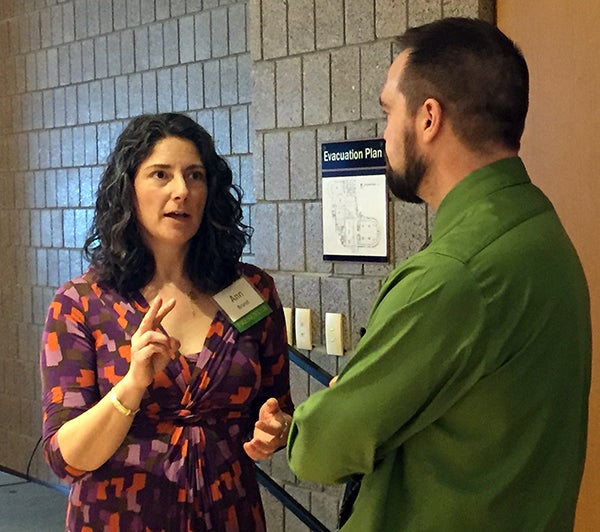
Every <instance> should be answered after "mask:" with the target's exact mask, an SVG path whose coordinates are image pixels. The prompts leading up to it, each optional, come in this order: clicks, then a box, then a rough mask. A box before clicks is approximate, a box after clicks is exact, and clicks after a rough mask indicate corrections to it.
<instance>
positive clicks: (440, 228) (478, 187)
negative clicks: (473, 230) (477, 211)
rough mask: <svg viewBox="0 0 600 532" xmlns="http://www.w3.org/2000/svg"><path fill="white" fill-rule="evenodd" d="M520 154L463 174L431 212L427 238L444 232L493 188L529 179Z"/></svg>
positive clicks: (500, 187) (434, 238)
mask: <svg viewBox="0 0 600 532" xmlns="http://www.w3.org/2000/svg"><path fill="white" fill-rule="evenodd" d="M530 182H531V181H530V179H529V176H528V175H527V170H526V169H525V165H524V164H523V161H522V160H521V158H520V157H509V158H507V159H501V160H499V161H496V162H494V163H492V164H489V165H486V166H483V167H481V168H479V169H477V170H475V171H474V172H471V173H470V174H468V175H466V176H465V177H464V178H463V179H462V180H461V181H460V182H459V183H458V184H457V185H456V186H455V187H454V188H453V189H452V190H451V191H450V192H449V193H448V194H447V195H446V197H445V198H444V199H443V200H442V202H441V203H440V206H439V208H438V210H437V213H436V215H435V220H434V224H433V230H432V235H431V239H432V241H433V242H435V240H436V239H438V238H440V237H441V236H442V235H444V234H445V233H446V232H447V231H448V230H449V229H450V228H451V227H452V226H454V225H455V223H457V222H458V221H459V220H460V219H462V218H463V217H464V216H465V214H466V212H467V211H468V210H469V207H470V206H472V205H474V204H476V203H478V202H479V201H480V200H481V199H483V198H485V197H486V196H489V195H490V194H492V193H493V192H496V191H497V190H501V189H503V188H506V187H510V186H514V185H519V184H523V183H530Z"/></svg>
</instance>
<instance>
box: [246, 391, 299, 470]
mask: <svg viewBox="0 0 600 532" xmlns="http://www.w3.org/2000/svg"><path fill="white" fill-rule="evenodd" d="M291 422H292V416H290V415H289V414H286V413H285V412H283V411H282V410H281V408H279V403H278V402H277V399H275V398H273V397H271V398H270V399H267V400H266V401H265V403H264V404H263V405H262V406H261V407H260V411H259V413H258V421H257V422H256V423H255V424H254V434H253V435H252V439H251V440H250V441H249V442H246V443H244V450H245V451H246V454H247V455H248V456H249V457H250V458H252V460H255V461H256V460H265V459H267V458H270V457H271V456H272V455H273V453H274V452H275V451H276V450H277V449H280V448H281V447H285V445H286V443H287V437H288V432H289V427H290V424H291Z"/></svg>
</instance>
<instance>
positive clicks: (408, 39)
mask: <svg viewBox="0 0 600 532" xmlns="http://www.w3.org/2000/svg"><path fill="white" fill-rule="evenodd" d="M397 44H398V46H399V48H400V51H401V52H402V51H404V50H407V51H408V53H409V56H408V61H407V64H406V68H405V70H404V74H403V76H402V79H401V80H400V86H399V89H400V91H401V92H402V93H403V94H404V96H405V97H406V99H407V105H408V109H409V112H411V113H412V114H414V113H415V112H416V110H417V109H418V108H419V106H420V105H421V104H422V103H423V102H424V101H425V100H426V99H427V98H435V99H436V100H437V101H438V102H439V103H440V104H441V105H442V108H443V109H444V111H445V113H446V115H447V116H448V118H449V119H450V121H451V123H452V126H453V129H454V131H455V132H456V134H457V135H458V137H459V138H460V139H461V140H462V141H463V142H465V143H466V144H467V145H469V146H470V147H471V148H472V149H475V150H481V151H485V150H486V147H488V146H491V145H502V146H505V147H508V148H514V149H518V148H519V147H520V143H521V135H522V134H523V129H524V127H525V117H526V115H527V108H528V105H529V72H528V70H527V63H526V62H525V59H524V57H523V54H522V53H521V51H520V50H519V48H518V47H517V46H516V45H515V43H514V42H513V41H511V40H510V39H509V38H508V37H507V36H506V35H504V33H502V32H501V31H500V30H499V29H498V28H496V27H495V26H493V25H492V24H489V23H487V22H485V21H482V20H477V19H469V18H447V19H441V20H438V21H435V22H432V23H430V24H425V25H423V26H419V27H415V28H410V29H408V30H407V31H406V32H405V33H404V34H403V35H401V36H400V37H398V38H397Z"/></svg>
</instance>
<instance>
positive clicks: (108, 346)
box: [40, 264, 293, 532]
mask: <svg viewBox="0 0 600 532" xmlns="http://www.w3.org/2000/svg"><path fill="white" fill-rule="evenodd" d="M242 269H243V274H244V275H245V276H246V278H247V279H248V280H249V281H250V283H251V284H253V285H254V286H255V287H256V288H257V289H258V291H259V292H260V293H261V294H262V295H263V297H264V298H265V300H266V301H267V302H268V303H269V305H270V306H271V308H272V309H273V312H272V313H271V314H270V315H269V316H268V317H266V318H264V319H263V320H262V321H261V322H259V323H257V324H256V325H254V326H252V327H251V328H250V329H248V330H246V331H245V332H243V333H239V332H238V331H237V330H236V329H235V328H234V327H233V325H232V324H231V323H230V322H229V320H228V319H227V318H226V316H225V315H224V314H223V313H222V312H221V311H219V312H217V315H216V317H215V319H214V320H213V323H212V325H211V326H210V329H209V331H208V333H207V337H206V341H205V343H204V347H203V349H202V351H201V352H200V353H199V354H198V355H196V356H194V357H184V356H181V355H179V356H177V357H176V358H175V360H173V361H171V362H169V364H168V365H167V367H166V368H165V370H164V371H163V372H161V373H159V374H158V375H157V376H156V378H155V379H154V382H153V384H152V385H151V386H149V387H148V390H147V392H146V393H145V396H144V398H143V399H142V403H141V405H140V409H141V410H140V412H138V413H137V414H136V416H135V419H134V421H133V424H132V426H131V429H130V430H129V433H128V434H127V436H126V438H125V441H124V442H123V443H122V444H121V446H120V447H119V449H118V450H117V451H116V452H115V454H114V455H113V456H112V457H111V458H110V459H109V460H108V461H107V462H106V463H105V464H104V465H102V466H101V467H100V468H98V469H96V470H95V471H80V470H77V469H74V468H72V467H70V466H69V465H68V464H66V463H65V461H64V459H63V457H62V454H61V451H60V448H59V446H58V443H57V438H56V432H57V431H58V429H59V428H60V426H61V425H62V424H64V423H65V422H66V421H68V420H69V419H72V418H74V417H76V416H78V415H79V414H81V413H82V412H84V411H86V410H87V409H89V408H90V407H91V406H93V405H94V404H96V403H97V402H98V401H99V400H100V398H101V397H103V396H104V395H106V394H107V393H108V392H109V391H110V389H111V388H112V386H113V385H114V384H116V383H117V382H118V381H119V380H120V379H121V378H122V377H123V376H124V375H125V373H126V372H127V369H128V367H129V356H130V340H131V336H132V335H133V333H134V332H135V331H136V329H137V328H138V326H139V324H140V321H141V320H142V317H143V315H144V312H145V311H146V310H147V309H148V303H147V302H146V300H145V299H144V298H143V296H142V295H141V294H140V293H137V294H136V295H135V296H134V297H133V299H131V300H127V299H125V298H123V297H122V296H120V295H119V294H118V293H116V292H115V291H114V290H110V289H108V288H106V287H105V286H103V285H102V283H100V282H98V280H97V277H96V276H95V274H94V272H93V271H92V270H88V272H86V273H85V274H84V275H83V276H81V277H79V278H76V279H73V280H71V281H69V282H67V283H66V284H65V285H63V286H62V287H61V288H60V289H59V290H58V291H57V293H56V296H55V298H54V300H53V302H52V304H51V305H50V308H49V311H48V316H47V319H46V325H45V329H44V334H43V339H42V351H41V361H40V363H41V373H42V402H43V438H44V453H45V456H46V460H47V462H48V464H49V465H50V467H51V468H52V470H53V471H54V472H55V473H56V474H57V475H58V476H59V477H60V478H61V479H64V480H66V481H67V482H70V483H71V490H70V495H69V504H68V509H67V519H66V529H67V530H69V531H73V532H75V531H77V532H82V531H83V532H91V531H94V532H95V531H113V530H121V531H127V532H136V531H168V532H182V531H205V530H206V531H208V530H215V531H227V532H234V531H243V532H252V531H262V530H265V521H264V514H263V509H262V504H261V501H260V494H259V490H258V486H257V483H256V479H255V474H254V463H253V461H252V460H251V459H250V458H249V457H248V456H247V455H246V453H245V452H244V450H243V448H242V443H243V442H244V441H246V440H248V439H249V437H250V435H251V433H252V428H253V424H254V422H255V420H256V419H257V415H258V409H259V408H260V406H261V405H262V404H263V403H264V401H265V400H266V399H267V398H269V397H275V398H277V399H278V401H279V403H280V405H281V408H282V409H283V410H284V411H285V412H287V413H290V414H291V413H292V410H293V405H292V402H291V398H290V391H289V367H288V358H287V344H286V335H285V326H284V318H283V311H282V308H281V303H280V301H279V297H278V295H277V292H276V290H275V286H274V284H273V280H272V279H271V278H270V277H269V276H268V275H267V274H266V273H264V272H263V271H261V270H260V269H258V268H256V267H254V266H251V265H247V264H244V265H242Z"/></svg>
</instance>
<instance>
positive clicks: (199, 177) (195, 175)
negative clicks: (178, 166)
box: [190, 171, 206, 181]
mask: <svg viewBox="0 0 600 532" xmlns="http://www.w3.org/2000/svg"><path fill="white" fill-rule="evenodd" d="M190 177H191V178H192V179H193V180H194V181H204V180H205V179H206V176H205V174H204V172H200V171H197V172H192V173H191V174H190Z"/></svg>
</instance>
